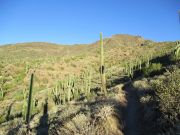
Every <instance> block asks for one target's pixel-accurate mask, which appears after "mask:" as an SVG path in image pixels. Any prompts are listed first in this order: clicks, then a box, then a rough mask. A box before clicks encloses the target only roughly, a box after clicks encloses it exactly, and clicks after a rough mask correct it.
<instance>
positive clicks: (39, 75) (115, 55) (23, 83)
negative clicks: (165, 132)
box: [0, 33, 180, 134]
mask: <svg viewBox="0 0 180 135" xmlns="http://www.w3.org/2000/svg"><path fill="white" fill-rule="evenodd" d="M112 39H113V40H112ZM139 39H140V37H131V36H127V35H123V36H121V35H116V36H113V38H107V39H106V38H105V39H103V37H102V33H101V34H100V41H98V42H95V43H93V44H90V45H75V46H58V45H54V44H48V43H27V44H17V45H15V46H2V47H0V105H1V110H0V123H3V124H5V125H6V122H7V123H10V122H14V121H16V120H17V121H18V122H17V123H21V124H22V123H24V121H25V120H26V122H27V123H30V125H31V124H32V123H33V124H32V125H33V126H34V127H30V128H31V129H33V130H35V129H38V128H39V127H38V126H40V125H37V123H38V122H37V120H41V118H40V115H41V113H42V112H44V110H46V109H44V108H45V106H48V111H50V112H48V114H50V115H49V122H50V123H53V124H55V123H56V122H57V121H58V120H59V121H61V122H62V126H61V127H60V128H62V129H57V130H56V131H57V132H58V130H59V132H60V133H65V130H67V129H66V128H67V127H68V128H69V129H70V130H71V131H73V130H74V131H77V132H80V131H78V130H81V128H83V129H86V128H87V125H88V126H89V128H97V130H96V131H98V133H103V134H108V132H110V133H114V132H113V131H112V130H114V131H118V128H117V129H113V127H111V124H109V123H116V124H115V125H114V127H121V125H118V124H117V123H118V122H117V121H121V118H119V117H121V116H119V115H121V114H122V112H121V109H120V108H126V106H127V101H126V100H127V97H126V95H125V94H124V93H125V92H124V91H123V90H124V87H123V86H121V85H120V86H116V85H117V84H118V85H119V83H127V82H128V81H129V80H131V81H132V82H133V81H134V80H135V79H139V78H142V77H144V78H145V79H147V80H151V79H152V77H156V76H157V75H160V74H162V73H163V72H164V71H167V70H168V69H169V68H170V67H171V66H172V63H173V64H174V65H176V66H177V67H178V58H179V45H176V43H175V42H160V43H155V42H152V41H149V40H148V41H147V40H144V39H141V40H139ZM124 41H129V42H127V43H124ZM132 43H134V45H132ZM142 44H143V45H142ZM125 45H126V46H125ZM175 46H177V47H175ZM7 53H8V56H7ZM32 54H33V55H32ZM170 56H171V57H172V56H173V57H174V58H175V59H173V60H170V59H168V60H167V59H166V58H169V57H170ZM99 57H100V58H99ZM34 70H35V71H36V72H35V76H34V77H35V78H34V79H35V80H36V81H34V82H33V75H31V83H30V89H29V92H28V87H29V79H30V78H29V76H30V73H31V72H32V71H34ZM99 72H100V75H99ZM179 78H180V76H179V72H177V71H176V70H175V71H173V72H171V73H170V75H169V76H167V77H166V78H165V79H163V80H160V81H157V82H155V83H154V84H153V85H152V86H151V88H149V89H151V90H152V89H153V91H154V92H155V95H153V96H152V98H151V100H148V101H147V102H148V103H147V104H148V105H149V106H151V105H152V104H151V103H149V101H152V102H153V103H155V104H153V105H155V107H157V108H158V107H159V109H160V110H158V112H160V113H162V114H163V115H162V116H163V117H161V118H162V119H159V120H160V121H162V122H164V119H165V118H166V117H168V118H167V119H166V122H167V121H168V122H169V123H171V124H170V125H171V126H172V125H173V124H175V123H177V122H178V120H177V117H179V113H180V112H179V109H178V108H179V103H178V102H177V101H178V99H179V98H180V97H179V95H178V93H179V89H178V88H179V85H178V84H180V83H179ZM131 81H130V82H131ZM32 83H33V94H31V93H32ZM148 83H149V82H148ZM123 85H124V84H123ZM123 92H124V93H123ZM143 96H144V95H143ZM28 97H29V98H28ZM105 97H106V98H105ZM27 98H28V99H27ZM141 98H142V97H140V101H141ZM143 98H144V97H143ZM47 99H48V100H47ZM145 99H146V98H145ZM168 101H170V103H169V102H168ZM167 102H168V103H167ZM11 103H13V104H12V106H11ZM27 103H28V104H27ZM117 103H118V104H117ZM47 104H48V105H47ZM119 104H120V107H119V106H118V105H119ZM147 104H143V105H142V106H143V107H145V106H146V105H147ZM117 106H118V107H119V108H118V107H117ZM149 106H148V107H149ZM176 106H177V107H176ZM46 108H47V107H46ZM68 108H72V110H70V112H68ZM76 109H77V110H76ZM116 109H117V110H116ZM144 110H145V109H144ZM117 111H120V112H117ZM63 113H64V114H63ZM48 114H46V115H48ZM149 114H150V113H149ZM67 115H68V116H67ZM169 115H170V116H169ZM109 116H110V118H109ZM44 117H45V116H43V117H42V119H45V118H44ZM81 118H82V119H84V120H81V121H79V120H78V119H81ZM142 118H144V116H143V115H142ZM69 119H72V120H69ZM117 119H118V120H117ZM56 120H57V121H56ZM73 122H74V123H73ZM81 122H82V123H81ZM34 123H35V124H34ZM77 123H78V124H79V125H81V124H82V125H83V127H78V126H77ZM85 123H86V124H87V125H86V124H85ZM92 123H93V124H92ZM21 124H20V125H21ZM53 124H52V125H50V131H52V130H53V129H54V128H56V126H57V125H56V124H55V125H54V126H55V127H52V126H53ZM121 124H122V123H121ZM163 124H164V126H167V125H166V124H165V123H163ZM7 125H9V124H7ZM32 125H31V126H32ZM117 125H118V126H117ZM71 126H73V127H71ZM98 126H99V127H98ZM7 127H8V126H7ZM15 127H17V125H16V126H15ZM22 127H23V126H22ZM40 127H41V126H40ZM77 127H78V128H79V129H78V128H77ZM122 127H123V126H122ZM8 128H10V127H8ZM8 128H7V129H8ZM110 128H111V129H110ZM160 128H161V127H160ZM0 129H1V127H0ZM7 129H6V131H8V130H7ZM106 130H107V131H106ZM82 131H83V130H81V132H82ZM87 131H88V132H92V129H88V130H87ZM87 131H85V130H84V131H83V132H84V133H87ZM96 131H95V132H94V133H97V132H96ZM67 133H72V132H70V131H67ZM116 133H117V132H116ZM118 133H119V132H118ZM114 134H115V133H114Z"/></svg>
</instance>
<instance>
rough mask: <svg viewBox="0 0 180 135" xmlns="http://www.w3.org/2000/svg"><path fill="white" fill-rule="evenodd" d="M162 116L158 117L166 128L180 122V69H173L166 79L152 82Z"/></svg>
mask: <svg viewBox="0 0 180 135" xmlns="http://www.w3.org/2000/svg"><path fill="white" fill-rule="evenodd" d="M152 87H153V88H154V90H155V94H156V100H157V101H158V104H159V106H158V108H159V110H160V112H161V116H160V117H159V118H158V119H157V121H158V122H157V123H158V125H159V127H160V128H161V129H162V130H164V129H166V128H170V127H174V126H175V124H176V122H180V103H179V99H180V94H179V93H180V70H175V71H173V72H172V73H171V74H170V75H169V76H167V78H166V79H163V80H158V81H155V82H153V83H152Z"/></svg>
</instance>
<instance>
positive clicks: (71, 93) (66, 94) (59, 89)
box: [52, 70, 92, 105]
mask: <svg viewBox="0 0 180 135" xmlns="http://www.w3.org/2000/svg"><path fill="white" fill-rule="evenodd" d="M91 79H92V73H91V71H89V70H88V72H83V73H82V75H80V76H79V77H78V76H74V75H68V76H67V77H66V78H65V79H64V80H61V81H58V82H57V84H56V86H55V87H54V88H53V90H52V95H53V100H54V103H55V104H56V105H59V104H65V103H66V102H70V101H71V100H73V99H78V98H80V97H81V96H82V95H84V96H85V97H87V98H88V97H89V96H90V92H91ZM80 82H81V83H82V84H81V83H80Z"/></svg>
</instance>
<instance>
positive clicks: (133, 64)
mask: <svg viewBox="0 0 180 135" xmlns="http://www.w3.org/2000/svg"><path fill="white" fill-rule="evenodd" d="M152 59H153V55H152V54H150V55H147V56H143V57H140V58H137V59H135V60H134V61H130V62H127V63H126V64H125V67H124V72H125V74H126V75H127V76H128V77H131V78H133V76H134V71H136V70H139V71H141V70H142V64H145V66H146V67H149V65H150V60H152Z"/></svg>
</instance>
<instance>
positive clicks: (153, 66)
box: [142, 63, 162, 76]
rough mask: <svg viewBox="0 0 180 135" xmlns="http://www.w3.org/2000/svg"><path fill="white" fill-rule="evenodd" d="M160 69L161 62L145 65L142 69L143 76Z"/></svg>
mask: <svg viewBox="0 0 180 135" xmlns="http://www.w3.org/2000/svg"><path fill="white" fill-rule="evenodd" d="M161 69H162V64H161V63H151V64H150V65H148V66H145V67H144V68H143V70H142V71H143V74H144V75H145V76H150V75H151V74H153V73H157V72H159V71H160V70H161Z"/></svg>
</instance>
